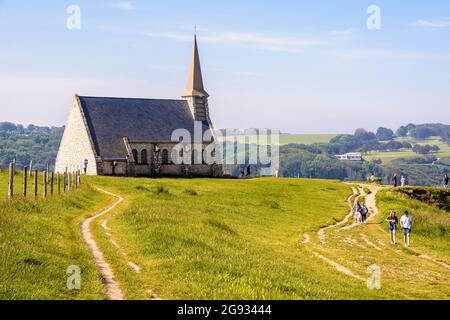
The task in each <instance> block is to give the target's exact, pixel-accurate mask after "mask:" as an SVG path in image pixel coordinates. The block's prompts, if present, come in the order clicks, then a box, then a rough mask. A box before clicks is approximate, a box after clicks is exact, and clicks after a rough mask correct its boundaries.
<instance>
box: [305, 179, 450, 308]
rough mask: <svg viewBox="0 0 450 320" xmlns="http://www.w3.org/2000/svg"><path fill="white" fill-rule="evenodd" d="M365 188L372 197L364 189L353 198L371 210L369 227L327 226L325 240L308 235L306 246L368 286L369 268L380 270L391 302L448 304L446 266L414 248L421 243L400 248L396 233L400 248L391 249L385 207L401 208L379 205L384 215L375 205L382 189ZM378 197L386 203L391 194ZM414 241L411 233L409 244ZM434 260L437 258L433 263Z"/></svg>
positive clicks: (449, 278) (350, 224)
mask: <svg viewBox="0 0 450 320" xmlns="http://www.w3.org/2000/svg"><path fill="white" fill-rule="evenodd" d="M368 188H369V190H370V194H366V192H365V190H367V187H365V188H362V187H360V188H359V191H358V194H359V195H358V194H355V195H354V198H357V197H362V198H364V199H365V202H366V204H367V205H368V208H369V209H370V216H369V219H368V223H367V224H365V225H359V224H354V223H353V222H350V221H348V222H347V223H345V224H344V226H341V227H340V228H330V227H329V228H327V233H326V241H323V237H324V236H323V235H322V238H321V237H320V235H318V236H316V237H314V236H312V237H311V240H310V242H309V243H308V244H306V245H305V246H306V247H307V248H309V250H311V251H312V253H313V254H314V255H315V256H317V257H318V258H320V259H322V260H323V261H325V262H326V263H328V264H329V265H330V266H331V267H334V268H335V269H337V270H338V271H340V272H341V274H342V275H344V276H348V277H353V278H359V279H360V280H362V281H366V279H367V278H368V277H369V275H370V274H369V271H368V270H369V267H371V266H377V267H380V268H381V276H382V277H381V279H382V284H381V285H382V289H381V290H380V291H384V292H387V293H388V294H389V295H390V296H391V298H405V299H448V298H449V297H450V292H449V290H448V288H449V287H450V272H449V269H448V263H447V262H445V261H442V260H441V259H442V254H440V252H438V251H433V250H432V248H431V247H428V248H427V247H425V246H424V245H417V246H416V243H417V244H419V243H420V240H421V239H420V238H419V239H417V240H418V241H417V242H415V241H414V242H413V247H412V248H404V247H403V242H402V239H401V234H400V233H399V234H398V237H399V240H400V241H399V243H400V244H397V245H393V244H391V243H390V239H389V234H388V233H387V232H386V230H385V228H384V227H385V224H384V223H383V221H384V219H385V218H386V217H385V215H387V212H386V211H385V208H386V207H389V206H390V207H391V209H390V210H394V209H395V210H398V211H400V209H401V208H402V206H400V205H399V204H396V203H395V202H392V201H390V202H389V203H386V202H385V203H383V205H382V206H381V207H382V210H383V211H381V210H379V208H378V207H377V203H376V200H377V199H379V197H377V194H378V192H379V191H380V189H379V187H375V186H369V187H368ZM381 193H382V197H381V199H382V200H384V199H385V198H386V194H385V193H389V191H388V190H383V191H381ZM409 204H410V203H409ZM403 205H404V206H403V210H404V209H407V208H408V207H407V206H406V205H407V204H403ZM351 215H353V212H352V211H351ZM419 224H420V222H419ZM413 230H414V229H413ZM414 236H415V235H414V233H413V239H414ZM435 241H437V242H439V241H440V240H439V239H435ZM436 256H438V257H441V259H437V258H436Z"/></svg>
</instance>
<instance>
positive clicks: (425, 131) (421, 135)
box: [410, 127, 436, 139]
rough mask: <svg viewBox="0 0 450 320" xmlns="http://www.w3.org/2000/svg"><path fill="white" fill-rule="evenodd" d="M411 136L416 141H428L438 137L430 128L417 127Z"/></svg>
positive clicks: (411, 132)
mask: <svg viewBox="0 0 450 320" xmlns="http://www.w3.org/2000/svg"><path fill="white" fill-rule="evenodd" d="M410 135H411V137H413V138H415V139H426V138H429V137H432V136H434V135H436V132H435V131H434V130H432V129H431V128H428V127H417V128H415V129H412V130H411V131H410Z"/></svg>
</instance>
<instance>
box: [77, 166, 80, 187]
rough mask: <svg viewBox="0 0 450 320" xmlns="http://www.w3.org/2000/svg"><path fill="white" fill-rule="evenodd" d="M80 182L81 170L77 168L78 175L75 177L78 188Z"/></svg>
mask: <svg viewBox="0 0 450 320" xmlns="http://www.w3.org/2000/svg"><path fill="white" fill-rule="evenodd" d="M80 182H81V171H80V170H78V177H77V184H78V188H79V187H80Z"/></svg>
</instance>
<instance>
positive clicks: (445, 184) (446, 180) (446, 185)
mask: <svg viewBox="0 0 450 320" xmlns="http://www.w3.org/2000/svg"><path fill="white" fill-rule="evenodd" d="M448 180H449V177H448V174H445V175H444V188H445V189H447V188H448Z"/></svg>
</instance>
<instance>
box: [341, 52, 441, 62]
mask: <svg viewBox="0 0 450 320" xmlns="http://www.w3.org/2000/svg"><path fill="white" fill-rule="evenodd" d="M334 55H335V56H336V57H338V58H341V59H349V60H357V59H358V60H364V59H367V60H383V59H414V60H450V53H435V52H415V51H384V50H365V51H347V52H335V53H334Z"/></svg>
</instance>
